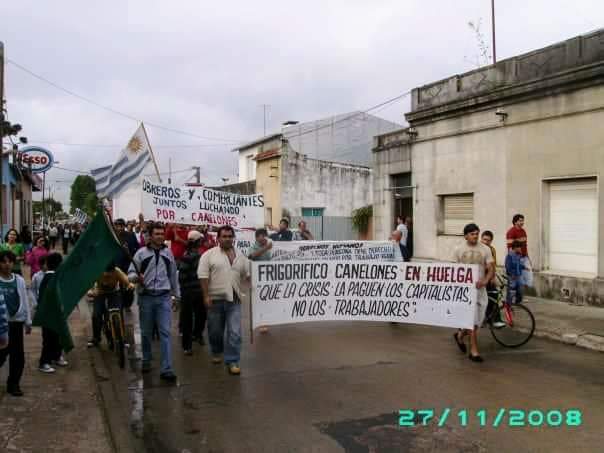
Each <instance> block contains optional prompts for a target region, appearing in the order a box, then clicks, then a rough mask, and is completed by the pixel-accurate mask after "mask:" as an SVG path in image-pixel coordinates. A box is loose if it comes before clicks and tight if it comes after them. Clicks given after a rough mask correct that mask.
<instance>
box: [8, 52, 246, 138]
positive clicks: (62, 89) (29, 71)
mask: <svg viewBox="0 0 604 453" xmlns="http://www.w3.org/2000/svg"><path fill="white" fill-rule="evenodd" d="M6 62H7V63H10V64H12V65H13V66H14V67H16V68H17V69H20V70H21V71H23V72H25V73H27V74H29V75H30V76H32V77H34V78H36V79H38V80H40V81H42V82H44V83H47V84H48V85H50V86H52V87H54V88H56V89H57V90H60V91H62V92H64V93H66V94H68V95H70V96H73V97H75V98H78V99H80V100H82V101H84V102H87V103H89V104H91V105H94V106H95V107H98V108H100V109H103V110H106V111H108V112H111V113H113V114H115V115H118V116H121V117H123V118H127V119H129V120H132V121H136V122H137V123H140V122H143V123H145V124H146V125H147V126H151V127H155V128H157V129H162V130H164V131H168V132H173V133H175V134H181V135H188V136H189V137H195V138H199V139H202V140H214V141H221V142H228V143H240V142H241V140H237V139H226V138H217V137H206V136H203V135H198V134H193V133H191V132H187V131H183V130H180V129H174V128H171V127H166V126H162V125H160V124H157V123H152V122H149V121H143V120H141V119H139V118H136V117H134V116H132V115H129V114H127V113H124V112H120V111H119V110H116V109H114V108H111V107H108V106H106V105H103V104H100V103H98V102H96V101H94V100H92V99H90V98H88V97H86V96H82V95H80V94H78V93H76V92H74V91H71V90H69V89H67V88H64V87H62V86H61V85H58V84H57V83H55V82H53V81H51V80H48V79H47V78H46V77H43V76H41V75H39V74H36V73H35V72H33V71H31V70H29V69H27V68H26V67H25V66H22V65H20V64H19V63H17V62H15V61H13V60H11V59H9V58H7V59H6Z"/></svg>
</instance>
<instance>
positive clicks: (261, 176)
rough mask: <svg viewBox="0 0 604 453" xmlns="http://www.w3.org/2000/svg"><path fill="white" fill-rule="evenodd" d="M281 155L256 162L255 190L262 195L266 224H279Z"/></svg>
mask: <svg viewBox="0 0 604 453" xmlns="http://www.w3.org/2000/svg"><path fill="white" fill-rule="evenodd" d="M281 169H282V160H281V155H280V154H279V155H276V156H274V157H272V158H269V159H263V160H259V161H258V162H257V163H256V191H257V192H258V193H261V194H263V195H264V219H265V223H266V224H267V225H279V220H280V219H281V218H282V217H283V215H282V212H281V211H282V206H281V181H282V173H281Z"/></svg>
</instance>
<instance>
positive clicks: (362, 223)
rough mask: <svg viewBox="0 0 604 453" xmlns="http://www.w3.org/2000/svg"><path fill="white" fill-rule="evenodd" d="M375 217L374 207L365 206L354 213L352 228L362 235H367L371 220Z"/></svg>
mask: <svg viewBox="0 0 604 453" xmlns="http://www.w3.org/2000/svg"><path fill="white" fill-rule="evenodd" d="M371 217H373V206H372V205H368V206H363V207H362V208H359V209H355V210H354V211H352V226H353V227H354V229H355V230H357V231H358V232H360V233H367V230H368V229H369V220H370V219H371Z"/></svg>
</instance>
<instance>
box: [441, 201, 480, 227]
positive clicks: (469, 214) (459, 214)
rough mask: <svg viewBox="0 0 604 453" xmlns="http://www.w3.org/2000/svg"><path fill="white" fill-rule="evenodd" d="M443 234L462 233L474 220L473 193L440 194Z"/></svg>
mask: <svg viewBox="0 0 604 453" xmlns="http://www.w3.org/2000/svg"><path fill="white" fill-rule="evenodd" d="M441 206H442V220H443V222H442V229H441V232H442V233H443V234H451V235H462V234H463V228H464V226H466V225H467V224H468V223H471V222H472V221H473V220H474V194H472V193H464V194H455V195H441Z"/></svg>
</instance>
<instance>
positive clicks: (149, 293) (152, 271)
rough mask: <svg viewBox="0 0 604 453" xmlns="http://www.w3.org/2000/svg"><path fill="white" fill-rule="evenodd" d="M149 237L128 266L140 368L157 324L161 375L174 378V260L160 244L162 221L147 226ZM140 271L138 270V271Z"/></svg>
mask: <svg viewBox="0 0 604 453" xmlns="http://www.w3.org/2000/svg"><path fill="white" fill-rule="evenodd" d="M149 233H150V241H149V243H148V244H147V246H146V247H143V248H141V249H139V251H138V252H136V254H135V255H134V260H133V263H132V264H131V265H130V268H129V270H128V278H129V279H130V281H131V282H136V283H139V289H138V291H139V298H138V306H139V315H140V325H141V333H142V335H141V337H142V343H143V364H142V371H143V373H147V372H149V371H151V359H152V354H151V336H152V334H153V326H154V325H155V324H157V326H158V328H159V336H160V351H161V369H160V377H161V379H163V380H165V381H168V382H175V381H176V375H175V374H174V371H173V369H172V349H171V348H172V347H171V343H170V324H171V318H172V303H171V296H174V297H175V298H177V299H180V287H179V284H178V274H177V269H176V262H175V261H174V256H173V255H172V252H171V251H170V249H169V248H168V247H167V246H166V245H165V244H164V238H165V229H164V226H163V225H162V224H159V223H155V224H151V225H150V226H149ZM139 272H140V273H139Z"/></svg>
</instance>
